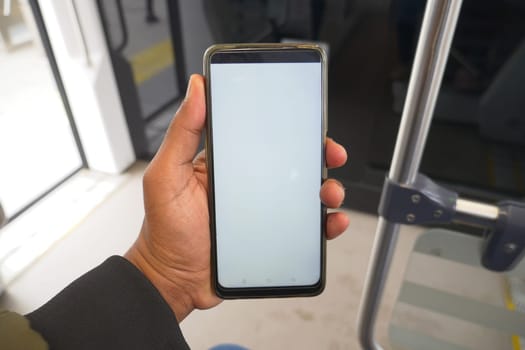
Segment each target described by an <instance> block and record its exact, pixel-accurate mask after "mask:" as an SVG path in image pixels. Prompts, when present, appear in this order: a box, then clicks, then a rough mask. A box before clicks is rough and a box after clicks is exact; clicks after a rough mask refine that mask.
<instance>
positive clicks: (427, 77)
mask: <svg viewBox="0 0 525 350" xmlns="http://www.w3.org/2000/svg"><path fill="white" fill-rule="evenodd" d="M461 3H462V0H428V1H427V6H426V9H425V15H424V18H423V24H422V26H421V33H420V35H419V41H418V45H417V50H416V55H415V59H414V64H413V67H412V74H411V76H410V82H409V85H408V91H407V96H406V100H405V106H404V109H403V116H402V119H401V125H400V128H399V133H398V135H397V141H396V148H395V151H394V156H393V158H392V164H391V167H390V172H389V174H388V177H389V179H390V180H391V181H393V182H395V183H399V184H412V183H413V182H414V180H415V179H416V176H417V174H418V171H419V165H420V163H421V157H422V155H423V150H424V148H425V143H426V139H427V135H428V131H429V129H430V122H431V120H432V115H433V113H434V108H435V105H436V100H437V96H438V93H439V89H440V87H441V81H442V80H443V73H444V71H445V66H446V62H447V59H448V56H449V51H450V46H451V43H452V38H453V35H454V31H455V28H456V23H457V19H458V17H459V12H460V8H461ZM398 232H399V224H395V223H391V222H388V221H387V220H385V219H384V218H382V217H380V218H379V222H378V225H377V229H376V237H375V241H374V247H373V249H372V255H371V258H370V263H369V267H368V272H367V277H366V281H365V287H364V291H363V296H362V298H361V305H360V310H359V315H358V333H359V334H358V335H359V341H360V343H361V346H362V347H363V349H366V350H371V349H381V346H380V345H379V344H378V343H377V342H376V340H375V338H374V326H375V323H376V319H377V313H378V310H379V306H380V303H381V299H382V296H383V288H384V286H385V283H386V280H387V277H388V272H389V268H390V263H391V260H392V255H393V252H394V249H395V246H396V241H397V235H398Z"/></svg>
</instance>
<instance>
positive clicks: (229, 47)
mask: <svg viewBox="0 0 525 350" xmlns="http://www.w3.org/2000/svg"><path fill="white" fill-rule="evenodd" d="M272 50H273V51H275V50H279V51H281V50H289V51H292V52H293V51H297V50H303V51H304V50H311V51H313V52H315V53H317V54H318V55H319V57H320V62H321V69H322V73H321V75H322V82H321V84H322V86H321V91H322V96H321V99H322V101H321V105H322V116H321V118H322V121H321V129H322V130H321V135H320V136H321V137H320V139H321V147H322V152H321V153H322V155H321V160H320V161H321V163H322V165H321V169H322V171H321V174H320V181H321V184H322V183H323V182H324V181H325V180H326V176H327V169H326V161H325V144H326V132H327V125H328V120H327V103H326V101H327V98H326V97H327V81H326V80H327V60H326V54H325V52H324V50H323V49H322V48H321V47H319V46H317V45H313V44H288V43H286V44H220V45H213V46H211V47H210V48H208V49H207V50H206V52H205V54H204V59H203V66H204V67H203V71H204V77H205V82H206V84H205V87H206V113H207V118H206V138H205V149H206V165H207V168H208V208H209V220H210V236H211V237H210V239H211V271H212V285H213V287H214V290H215V293H216V294H217V295H218V296H219V297H221V298H223V299H238V298H243V299H244V298H273V297H299V296H315V295H319V294H320V293H321V292H322V291H323V290H324V288H325V283H326V236H325V228H326V207H325V206H324V205H323V204H322V203H321V213H320V215H321V227H320V231H319V232H320V240H321V243H320V246H321V261H320V265H321V266H320V276H319V281H318V282H317V283H315V284H313V285H305V286H282V287H238V288H230V287H224V286H222V285H221V284H220V283H219V281H218V271H217V242H216V226H215V197H214V192H215V191H214V188H215V184H214V169H213V136H212V115H211V106H212V99H211V89H210V86H211V76H210V64H211V61H212V57H213V55H214V54H216V53H219V52H221V53H223V52H224V53H242V52H257V51H260V52H261V53H263V54H264V53H265V52H269V51H272ZM261 63H263V62H261Z"/></svg>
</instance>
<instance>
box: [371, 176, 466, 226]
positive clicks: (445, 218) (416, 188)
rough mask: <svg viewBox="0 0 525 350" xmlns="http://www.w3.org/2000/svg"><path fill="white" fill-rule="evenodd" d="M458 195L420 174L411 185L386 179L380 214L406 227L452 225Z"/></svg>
mask: <svg viewBox="0 0 525 350" xmlns="http://www.w3.org/2000/svg"><path fill="white" fill-rule="evenodd" d="M457 199H458V194H457V193H455V192H453V191H449V190H447V189H445V188H443V187H441V186H439V185H437V184H436V183H434V182H433V181H432V180H430V179H429V178H428V177H426V176H424V175H421V174H418V175H417V177H416V181H415V182H414V183H413V184H411V185H401V184H398V183H395V182H392V181H391V180H390V179H388V178H386V179H385V183H384V185H383V192H382V196H381V202H380V203H379V215H380V216H382V217H384V218H385V219H387V220H388V221H390V222H396V223H400V224H405V225H421V224H437V223H448V222H451V221H452V219H453V217H454V214H455V206H456V201H457Z"/></svg>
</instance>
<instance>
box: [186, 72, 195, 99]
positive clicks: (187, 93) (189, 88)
mask: <svg viewBox="0 0 525 350" xmlns="http://www.w3.org/2000/svg"><path fill="white" fill-rule="evenodd" d="M192 81H193V79H192V77H190V80H189V81H188V88H187V89H186V98H188V97H190V95H191V85H192V83H191V82H192Z"/></svg>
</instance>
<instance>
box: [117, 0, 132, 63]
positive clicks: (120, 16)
mask: <svg viewBox="0 0 525 350" xmlns="http://www.w3.org/2000/svg"><path fill="white" fill-rule="evenodd" d="M116 2H117V13H118V19H119V22H120V30H121V31H122V41H121V42H120V45H117V47H115V51H116V52H119V53H121V52H122V51H123V50H124V48H126V46H127V45H128V40H129V34H128V26H127V24H126V18H125V17H124V10H123V8H122V0H116Z"/></svg>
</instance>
